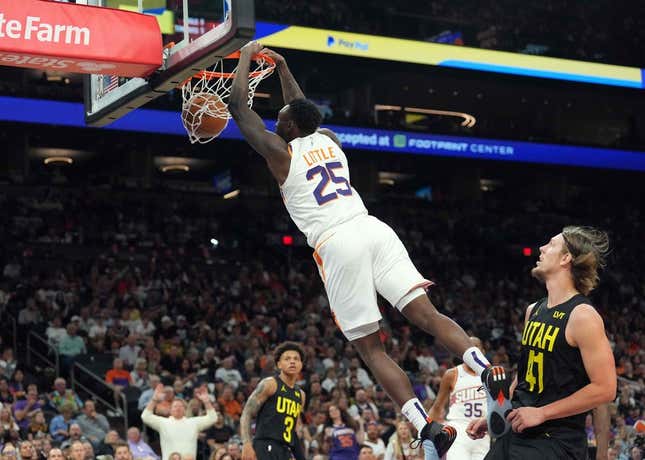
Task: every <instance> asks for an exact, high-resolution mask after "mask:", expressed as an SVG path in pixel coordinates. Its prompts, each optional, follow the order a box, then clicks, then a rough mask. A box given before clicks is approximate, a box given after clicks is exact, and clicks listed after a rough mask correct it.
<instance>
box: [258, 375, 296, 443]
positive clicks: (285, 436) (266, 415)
mask: <svg viewBox="0 0 645 460" xmlns="http://www.w3.org/2000/svg"><path fill="white" fill-rule="evenodd" d="M274 378H275V380H276V382H277V384H278V388H277V389H276V392H275V393H274V394H273V396H271V397H270V398H269V399H267V400H266V401H265V403H264V404H263V405H262V407H261V408H260V412H259V413H258V416H257V418H256V423H255V439H273V440H275V441H280V442H283V443H285V444H288V445H289V446H293V442H294V439H295V435H294V431H295V428H296V421H297V420H298V415H300V412H301V411H302V394H301V393H300V387H299V386H298V385H296V386H295V387H294V388H290V387H289V385H287V384H286V383H284V382H283V381H282V380H280V377H278V376H276V377H274Z"/></svg>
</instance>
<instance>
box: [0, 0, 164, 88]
mask: <svg viewBox="0 0 645 460" xmlns="http://www.w3.org/2000/svg"><path fill="white" fill-rule="evenodd" d="M162 52H163V44H162V42H161V31H160V30H159V24H158V23H157V19H156V18H155V17H153V16H148V15H144V14H139V13H134V12H131V11H122V10H114V9H110V8H99V7H95V6H86V5H75V4H72V3H57V2H49V1H42V0H0V65H6V66H14V67H31V68H34V69H43V70H56V71H62V72H77V73H100V74H107V75H119V76H122V77H143V76H146V75H150V74H151V73H152V72H154V71H155V70H157V68H159V66H161V58H162Z"/></svg>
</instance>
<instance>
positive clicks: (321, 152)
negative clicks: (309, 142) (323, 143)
mask: <svg viewBox="0 0 645 460" xmlns="http://www.w3.org/2000/svg"><path fill="white" fill-rule="evenodd" d="M332 158H336V155H334V148H333V147H331V146H329V147H327V151H325V149H315V150H309V151H308V152H307V153H305V154H304V155H302V159H303V160H305V163H307V166H312V165H314V164H316V163H320V162H321V161H326V160H330V159H332Z"/></svg>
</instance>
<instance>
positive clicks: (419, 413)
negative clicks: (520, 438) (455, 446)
mask: <svg viewBox="0 0 645 460" xmlns="http://www.w3.org/2000/svg"><path fill="white" fill-rule="evenodd" d="M349 332H350V331H348V332H347V333H346V335H349ZM354 337H356V338H354V340H352V344H354V346H355V347H356V350H357V351H358V353H359V355H361V358H362V359H363V361H364V362H365V364H366V365H367V367H369V369H370V370H371V371H372V374H374V377H375V378H376V380H377V382H378V383H379V384H380V385H381V386H382V387H383V389H384V390H385V392H386V393H387V394H388V396H389V397H390V398H391V399H392V400H393V401H394V402H395V403H396V404H398V405H399V407H401V411H402V412H403V414H404V415H405V416H406V417H407V418H408V420H410V421H411V422H412V424H413V425H414V426H415V428H416V429H417V430H418V431H419V437H420V441H421V442H425V441H430V442H432V443H433V444H434V447H435V448H436V451H437V454H438V456H439V457H441V456H443V455H444V454H445V453H446V451H447V450H448V449H449V448H450V446H451V445H452V443H453V442H454V441H455V438H456V436H457V431H456V430H455V429H454V428H453V427H451V426H444V425H441V424H439V423H437V422H433V421H431V420H429V419H428V416H427V414H426V412H425V410H424V409H423V407H422V405H421V402H420V401H419V400H418V399H417V398H416V396H415V394H414V391H413V390H412V385H411V384H410V380H409V379H408V377H407V375H405V372H403V370H402V369H401V368H400V367H399V366H398V365H397V364H396V363H395V362H394V361H393V360H392V358H390V357H389V356H388V355H387V353H386V352H385V348H384V347H383V343H382V342H381V337H380V334H379V331H378V330H377V331H376V332H373V333H371V334H368V335H365V336H363V337H357V336H356V335H355V336H354Z"/></svg>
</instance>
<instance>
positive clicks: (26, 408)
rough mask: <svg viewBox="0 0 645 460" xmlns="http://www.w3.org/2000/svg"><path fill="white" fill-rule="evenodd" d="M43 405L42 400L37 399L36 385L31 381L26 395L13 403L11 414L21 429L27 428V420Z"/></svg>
mask: <svg viewBox="0 0 645 460" xmlns="http://www.w3.org/2000/svg"><path fill="white" fill-rule="evenodd" d="M44 406H45V402H44V401H43V400H39V399H38V387H37V386H36V384H34V383H32V384H30V385H28V386H27V395H26V396H25V398H24V399H19V400H18V401H16V402H15V403H13V408H12V409H13V416H14V417H15V418H16V422H17V423H18V426H19V427H20V430H21V431H23V432H24V431H26V430H27V429H28V428H29V420H30V419H31V417H32V416H33V415H34V414H35V413H36V412H37V411H39V410H41V409H42V408H43V407H44Z"/></svg>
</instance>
